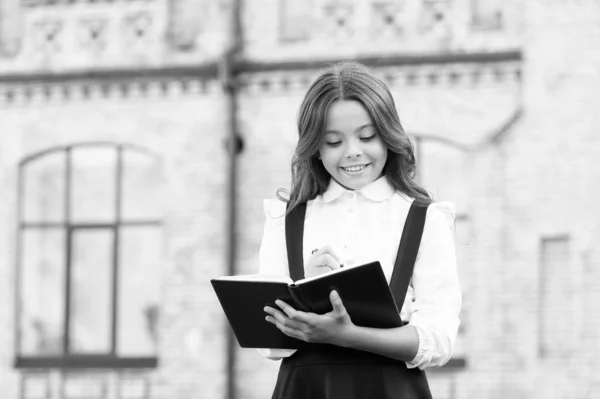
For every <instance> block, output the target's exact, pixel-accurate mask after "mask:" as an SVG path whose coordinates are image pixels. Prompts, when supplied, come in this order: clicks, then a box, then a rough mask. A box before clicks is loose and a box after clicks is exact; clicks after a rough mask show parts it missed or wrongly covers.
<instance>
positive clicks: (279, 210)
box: [263, 199, 287, 225]
mask: <svg viewBox="0 0 600 399" xmlns="http://www.w3.org/2000/svg"><path fill="white" fill-rule="evenodd" d="M286 205H287V204H286V203H285V202H283V201H281V200H279V199H265V200H264V201H263V211H264V213H265V217H266V218H267V220H268V221H271V222H273V223H275V224H282V225H283V223H284V222H285V208H286Z"/></svg>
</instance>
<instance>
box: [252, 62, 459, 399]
mask: <svg viewBox="0 0 600 399" xmlns="http://www.w3.org/2000/svg"><path fill="white" fill-rule="evenodd" d="M298 130H299V140H298V145H297V147H296V151H295V154H294V158H293V160H292V190H291V193H290V195H289V199H288V200H283V199H282V198H281V196H280V195H279V193H278V197H279V198H280V199H279V200H267V201H265V213H266V215H267V221H266V225H265V230H264V236H263V241H262V244H261V248H260V273H264V274H286V275H290V276H291V277H292V278H293V279H294V280H297V279H299V278H303V277H305V276H310V275H314V274H318V273H322V272H323V271H328V270H331V269H336V268H338V267H342V266H344V267H352V266H353V265H358V264H363V263H367V262H370V261H373V260H378V261H380V263H381V265H382V268H383V270H384V274H385V276H386V278H387V280H388V282H389V283H390V288H391V289H392V293H393V295H394V297H395V299H396V303H397V304H398V307H399V308H400V307H401V312H400V316H401V318H402V320H403V321H404V322H405V323H406V324H405V325H404V326H402V327H398V328H391V329H375V328H365V327H360V326H357V325H354V324H353V323H352V320H351V319H350V318H349V316H348V314H347V313H346V311H345V308H344V304H343V301H342V299H341V298H340V296H339V295H338V293H337V292H335V291H332V292H331V295H330V300H331V304H332V306H333V310H332V311H331V312H330V313H327V314H324V315H317V314H313V313H306V312H301V311H299V310H296V309H294V308H292V307H291V306H290V305H289V304H286V303H284V302H282V301H277V302H276V304H277V306H278V308H273V307H265V313H266V320H267V321H268V322H270V323H272V324H273V325H274V328H275V327H276V328H279V329H280V330H281V331H282V332H283V333H285V334H286V335H289V336H291V337H294V338H297V339H300V340H302V341H306V342H308V343H310V344H309V345H306V348H305V349H300V350H297V351H296V350H276V349H261V350H259V351H260V352H261V353H262V354H264V355H265V356H267V357H269V358H271V359H283V361H282V363H281V366H280V369H279V374H278V378H277V383H276V386H275V391H274V393H273V398H286V399H289V398H307V399H308V398H311V399H318V398H327V399H330V398H344V399H348V398H401V399H412V398H415V399H416V398H418V399H421V398H430V397H431V393H430V391H429V386H428V384H427V379H426V377H425V374H424V372H423V370H424V369H425V368H427V367H431V366H441V365H443V364H445V363H446V362H447V361H448V360H449V358H450V356H451V353H452V347H453V345H454V342H455V339H456V334H457V330H458V326H459V318H458V316H459V311H460V307H461V292H460V287H459V282H458V276H457V270H456V260H455V253H454V239H453V234H452V231H451V223H452V221H451V218H450V217H448V216H449V212H448V210H446V209H444V208H443V207H442V206H441V205H440V204H433V203H432V201H431V199H430V198H429V196H428V194H427V192H426V191H425V190H424V189H423V188H421V187H419V185H417V184H416V183H415V182H414V180H413V177H414V174H415V167H416V166H415V157H414V152H413V147H412V144H411V142H410V140H409V138H408V137H407V135H406V133H405V132H404V130H403V128H402V125H401V124H400V120H399V118H398V114H397V112H396V106H395V104H394V100H393V98H392V95H391V93H390V91H389V89H388V88H387V87H386V85H385V84H384V83H383V82H382V81H381V80H379V79H378V78H376V77H375V76H374V75H373V74H371V73H370V72H369V71H368V70H367V69H366V68H365V67H364V66H362V65H360V64H356V63H341V64H337V65H334V66H333V67H331V68H330V69H329V70H328V71H327V72H325V73H324V74H323V75H321V76H320V77H318V78H317V79H316V80H315V82H314V83H313V84H312V85H311V86H310V88H309V89H308V92H307V94H306V96H305V98H304V100H303V102H302V105H301V107H300V112H299V120H298ZM284 214H285V217H283V215H284ZM419 215H421V216H420V218H419ZM419 220H420V221H419ZM419 223H420V225H419ZM423 223H424V226H423ZM419 241H420V243H419ZM417 251H418V254H417ZM415 258H416V261H415Z"/></svg>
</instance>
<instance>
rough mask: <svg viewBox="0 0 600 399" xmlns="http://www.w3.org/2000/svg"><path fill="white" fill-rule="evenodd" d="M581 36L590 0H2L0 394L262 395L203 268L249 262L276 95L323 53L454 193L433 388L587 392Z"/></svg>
mask: <svg viewBox="0 0 600 399" xmlns="http://www.w3.org/2000/svg"><path fill="white" fill-rule="evenodd" d="M237 5H240V8H239V10H240V13H239V17H240V18H239V20H240V23H239V27H238V28H239V29H238V30H239V31H240V32H241V35H240V38H241V41H240V43H241V48H240V49H239V50H240V51H239V52H238V53H236V54H234V56H232V57H229V58H228V59H227V60H228V61H224V54H225V53H226V52H227V51H228V49H229V48H230V46H231V44H232V42H234V40H233V39H235V36H234V35H233V33H234V32H235V31H236V22H235V19H234V18H231V15H232V14H233V13H234V11H236V10H237V8H236V7H237ZM599 45H600V4H598V3H597V2H595V1H594V0H561V1H558V0H556V1H542V0H534V1H528V2H524V1H517V0H510V1H491V0H485V1H484V0H414V1H408V0H402V1H401V0H376V1H375V0H331V1H325V0H305V1H302V2H299V1H295V0H245V1H241V2H239V3H237V2H234V1H233V0H230V1H219V0H144V1H142V0H133V1H121V0H117V1H110V2H108V1H107V2H103V1H94V2H92V1H71V2H63V1H47V0H0V188H1V190H2V191H1V192H0V193H1V195H0V216H1V218H2V220H3V221H4V223H2V225H0V284H1V286H0V292H1V293H2V294H1V295H2V296H1V298H2V301H1V303H2V305H1V306H0V321H1V325H2V326H3V327H1V328H0V342H1V343H2V345H0V399H4V398H6V399H13V398H27V399H29V398H48V399H58V398H161V399H162V398H165V399H167V398H177V399H179V398H211V399H212V398H227V397H235V398H239V399H242V398H243V399H246V398H263V397H269V395H270V391H271V389H272V387H273V384H274V381H275V377H276V372H277V367H278V363H277V362H272V361H268V360H266V359H263V358H261V357H260V356H259V355H258V353H256V352H255V351H252V350H244V349H239V348H237V346H236V344H235V343H233V344H232V343H231V341H229V340H228V337H229V335H228V329H227V326H226V321H225V319H224V316H223V314H222V311H221V308H220V306H219V304H218V302H217V300H216V297H215V296H214V293H213V291H212V289H211V287H210V282H209V280H210V278H212V277H217V276H221V275H224V274H227V273H228V272H229V271H230V270H231V269H230V267H231V264H230V262H228V259H229V258H230V255H231V253H233V254H234V255H235V259H234V260H235V262H234V263H233V264H234V266H235V270H234V272H235V273H239V274H246V273H252V272H254V271H255V270H256V269H257V267H258V264H257V259H258V256H257V253H258V247H259V245H260V239H261V235H262V228H263V223H264V215H263V211H262V201H263V199H264V198H272V197H273V196H274V195H275V191H276V190H277V189H278V188H281V187H288V185H289V180H290V173H289V163H290V160H291V155H292V152H293V150H294V145H295V142H296V129H295V121H296V112H297V109H298V106H299V104H300V101H301V100H302V97H303V95H304V92H305V90H306V88H307V87H308V85H309V84H310V82H311V81H312V79H314V77H315V76H317V75H318V73H319V72H320V71H321V70H322V69H323V68H324V67H326V66H327V65H329V64H331V63H333V62H335V61H340V60H346V59H354V60H358V61H361V62H363V63H365V64H367V65H369V66H371V67H372V68H373V70H374V71H375V73H377V74H378V75H379V76H381V77H382V79H384V80H385V81H386V83H387V84H388V85H389V86H390V89H391V90H392V92H393V94H394V97H395V99H396V104H397V106H398V110H399V114H400V118H401V120H402V123H403V125H404V127H405V129H406V131H407V132H408V133H409V134H410V135H411V137H412V138H413V141H414V143H415V148H416V151H417V157H418V163H419V168H420V169H419V174H418V176H417V177H418V179H419V181H420V182H421V183H422V184H423V185H425V186H426V187H427V188H428V189H429V190H430V191H431V193H432V194H433V196H434V197H435V198H436V199H437V200H442V201H451V202H454V203H455V205H456V209H457V219H456V242H457V250H458V258H459V273H460V278H461V284H462V286H463V291H464V310H463V314H462V326H461V330H460V332H459V339H458V343H457V348H456V351H455V354H454V357H453V359H452V360H451V362H450V363H449V364H448V365H446V366H445V367H443V368H440V369H437V370H430V371H428V377H429V380H430V384H431V387H432V391H433V393H434V397H437V398H482V397H483V398H490V399H494V398H504V397H518V398H537V397H546V398H562V397H594V395H597V394H596V392H597V391H598V388H599V385H600V378H599V377H597V376H596V374H597V373H594V370H595V369H597V366H599V365H598V364H597V363H598V360H597V359H598V358H599V357H600V356H599V355H600V353H599V351H600V346H599V345H598V338H597V337H598V336H599V335H598V334H597V330H598V327H600V306H599V305H597V304H598V303H600V301H598V300H597V299H598V298H597V297H599V296H600V290H598V288H597V284H595V282H597V281H598V277H599V273H598V271H597V268H595V267H594V265H597V264H598V262H599V261H600V251H599V250H598V249H597V248H598V247H599V246H598V245H597V244H598V243H599V241H600V211H598V210H597V209H596V208H597V207H595V204H596V202H597V200H598V197H599V196H600V195H599V192H598V190H597V189H595V188H594V186H595V182H597V181H600V160H599V159H600V157H599V156H598V155H600V139H599V138H598V134H597V133H598V131H597V129H598V128H597V126H598V125H599V123H600V120H599V119H600V116H598V115H600V113H599V112H598V107H599V105H598V104H600V101H599V100H600V95H599V94H597V90H596V89H595V87H598V84H599V83H600V74H599V73H598V71H599V70H600V53H599V52H598V51H596V48H598V46H599ZM232 98H233V99H234V100H233V101H234V104H235V107H232ZM232 110H234V112H233V113H232ZM232 116H233V117H235V121H234V122H235V123H233V124H232V120H231V118H232ZM232 128H234V129H236V133H237V134H238V135H239V136H240V139H241V143H242V145H241V148H240V151H239V153H237V155H236V159H235V165H236V170H237V176H236V179H235V182H234V183H235V191H236V195H235V199H236V201H235V216H236V223H235V226H236V227H235V232H233V234H232V233H231V231H229V229H230V225H229V224H228V221H230V209H231V208H230V206H231V204H232V202H231V198H230V193H231V191H230V190H229V188H228V185H230V184H231V178H232V176H231V173H230V166H231V164H232V163H231V161H230V155H231V151H230V150H229V149H228V148H229V147H228V143H230V142H231V141H230V137H231V129H232ZM228 237H232V238H233V241H234V242H235V243H236V250H235V251H234V252H231V248H230V239H229V238H228Z"/></svg>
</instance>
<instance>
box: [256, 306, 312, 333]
mask: <svg viewBox="0 0 600 399" xmlns="http://www.w3.org/2000/svg"><path fill="white" fill-rule="evenodd" d="M264 311H265V312H266V313H268V314H269V315H271V316H270V319H269V318H267V319H266V320H267V321H269V322H271V323H273V324H275V325H277V323H279V324H280V325H283V326H287V327H291V328H294V329H297V330H302V329H303V328H304V327H305V326H304V324H303V323H302V322H300V321H296V320H293V319H291V318H289V317H288V316H287V315H286V314H285V313H283V312H282V311H280V310H278V309H275V308H271V307H268V306H266V307H265V308H264Z"/></svg>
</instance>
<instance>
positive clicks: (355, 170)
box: [344, 165, 367, 172]
mask: <svg viewBox="0 0 600 399" xmlns="http://www.w3.org/2000/svg"><path fill="white" fill-rule="evenodd" d="M366 167H367V165H361V166H352V167H350V168H344V170H347V171H348V172H358V171H360V170H363V169H364V168H366Z"/></svg>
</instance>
